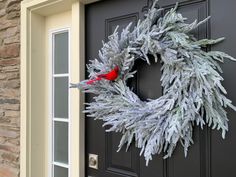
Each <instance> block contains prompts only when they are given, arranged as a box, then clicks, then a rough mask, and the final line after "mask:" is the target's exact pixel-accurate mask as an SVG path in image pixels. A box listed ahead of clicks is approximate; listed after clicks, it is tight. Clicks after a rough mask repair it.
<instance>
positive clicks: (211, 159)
mask: <svg viewBox="0 0 236 177" xmlns="http://www.w3.org/2000/svg"><path fill="white" fill-rule="evenodd" d="M179 2H180V4H179V11H180V12H181V13H182V14H183V15H184V16H185V17H188V20H189V22H192V21H193V20H195V19H198V20H202V19H204V18H206V17H207V16H208V15H211V16H212V18H211V21H210V22H209V23H208V24H206V25H203V26H201V27H199V29H198V30H196V31H194V34H195V36H196V37H198V38H206V37H211V38H218V37H222V36H225V37H226V38H227V40H226V41H224V42H223V43H221V44H219V45H217V46H216V47H215V49H218V50H223V51H225V52H227V53H229V54H231V55H232V56H234V57H236V50H234V43H235V41H236V34H235V30H234V27H236V20H234V17H235V14H236V12H235V9H234V8H235V7H236V1H235V0H227V1H222V0H179ZM175 3H176V0H160V1H159V2H158V5H159V6H161V7H164V8H165V9H166V10H168V9H170V8H171V7H173V6H174V5H175ZM150 5H151V0H103V1H99V2H96V3H92V4H89V5H86V8H85V10H86V11H85V15H86V63H88V62H89V60H90V59H94V58H98V57H97V56H98V50H99V49H100V48H101V47H102V42H101V41H102V40H104V41H106V40H107V37H108V36H109V35H110V34H111V33H112V32H113V31H114V29H115V27H116V26H117V25H119V26H120V29H122V28H123V27H125V26H126V25H127V24H129V23H130V22H133V23H134V24H135V23H137V20H138V19H139V18H141V19H142V18H143V15H144V14H145V12H146V11H147V9H148V8H149V7H150ZM235 67H236V64H235V63H232V62H231V61H226V62H225V64H224V65H223V71H224V74H223V77H224V78H225V81H224V86H225V87H226V89H227V90H228V97H229V98H230V99H231V100H232V101H233V103H235V104H236V93H235V92H234V90H235V88H236V86H235V85H234V77H233V76H234V75H235V72H236V71H235V69H234V68H235ZM136 68H137V70H138V74H137V76H136V78H135V79H133V82H132V84H130V85H131V86H133V87H134V90H135V92H136V93H137V94H138V95H139V96H140V97H141V98H142V99H146V98H158V97H159V96H160V95H161V91H162V89H161V86H160V76H161V73H160V64H159V63H158V64H152V65H151V66H150V65H147V64H146V63H142V62H139V63H136ZM91 99H92V96H90V95H87V96H86V101H87V102H89V101H91ZM235 116H236V114H235V113H234V112H233V111H231V110H228V117H229V119H230V122H229V124H230V129H229V132H228V134H227V136H226V140H222V139H221V135H220V133H218V132H217V131H212V130H210V129H208V128H207V127H204V130H200V129H199V128H195V129H194V137H193V138H194V145H192V146H191V148H190V150H189V152H188V157H187V158H185V157H184V153H183V149H182V147H181V146H178V147H177V149H176V150H175V152H174V154H173V156H172V157H171V158H169V159H167V160H163V158H162V156H157V155H156V156H154V158H153V160H152V161H151V162H150V163H149V166H148V167H146V166H145V160H144V158H143V157H140V156H139V149H137V148H135V147H134V145H133V146H132V147H131V148H130V149H129V151H128V152H125V149H122V150H121V151H120V152H116V151H117V147H118V144H119V140H120V137H121V136H120V135H119V134H116V133H105V129H104V128H102V124H103V122H101V121H94V120H93V119H91V118H88V117H86V157H88V154H89V153H92V154H97V155H98V169H92V168H89V167H88V162H87V161H88V159H87V160H86V176H93V177H133V176H134V177H235V176H236V168H235V164H236V159H235V156H236V152H235V151H236V141H234V139H235V138H236V119H235Z"/></svg>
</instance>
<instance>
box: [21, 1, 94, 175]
mask: <svg viewBox="0 0 236 177" xmlns="http://www.w3.org/2000/svg"><path fill="white" fill-rule="evenodd" d="M95 1H98V0H24V1H22V3H21V108H20V112H21V132H20V136H21V137H20V144H21V145H20V177H32V176H34V177H44V176H45V177H47V176H48V169H47V168H48V156H49V152H48V146H47V143H46V142H47V139H48V134H47V133H48V132H47V126H48V125H47V124H48V121H47V120H46V119H47V115H48V108H47V97H48V87H47V86H48V85H47V84H48V82H47V81H48V78H47V71H46V69H47V67H48V66H47V64H46V63H48V62H47V61H45V60H46V58H47V57H45V55H46V54H45V35H46V34H45V19H46V17H47V16H50V15H54V14H58V13H61V12H64V11H71V23H72V24H71V36H72V37H71V63H73V64H72V65H71V68H70V69H71V73H73V74H71V82H74V83H77V82H79V81H81V80H83V79H84V73H85V71H84V70H85V58H84V52H85V50H84V48H85V46H84V36H85V31H84V30H85V29H84V28H85V22H84V5H85V4H88V3H92V2H95ZM70 98H71V99H70V100H71V102H70V107H71V110H70V112H71V132H70V133H71V142H73V145H72V146H70V151H71V152H73V154H72V153H71V162H72V163H71V171H70V174H71V177H75V176H76V177H84V175H85V160H84V158H85V157H84V156H85V149H84V146H85V145H84V139H85V136H84V127H85V126H84V115H83V113H82V109H83V103H84V95H83V94H82V93H81V92H79V91H78V90H76V89H73V90H70Z"/></svg>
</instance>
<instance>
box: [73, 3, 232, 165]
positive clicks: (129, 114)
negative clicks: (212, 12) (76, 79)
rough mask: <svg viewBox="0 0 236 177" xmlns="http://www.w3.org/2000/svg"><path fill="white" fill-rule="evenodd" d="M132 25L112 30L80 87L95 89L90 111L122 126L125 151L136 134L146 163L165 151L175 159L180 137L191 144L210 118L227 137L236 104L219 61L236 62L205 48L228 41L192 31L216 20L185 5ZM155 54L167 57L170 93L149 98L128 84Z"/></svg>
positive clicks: (115, 127)
mask: <svg viewBox="0 0 236 177" xmlns="http://www.w3.org/2000/svg"><path fill="white" fill-rule="evenodd" d="M156 3H157V1H155V2H154V3H153V6H152V7H151V9H149V11H148V13H147V14H146V18H145V19H144V20H143V21H139V22H138V23H137V25H136V26H135V28H134V29H133V30H132V31H131V30H130V27H131V24H129V25H128V26H127V27H126V28H125V29H123V31H122V32H121V34H120V35H119V34H118V32H117V29H118V27H117V28H116V30H115V31H114V33H113V34H112V35H111V36H109V38H108V39H109V40H108V42H106V43H103V47H102V49H101V50H100V51H99V59H98V60H97V59H95V60H91V61H90V64H88V65H87V70H88V73H89V79H88V80H84V81H82V82H80V83H78V84H72V87H78V88H79V89H82V90H83V91H84V92H87V93H93V94H95V95H96V96H94V100H93V101H92V102H90V103H87V104H86V105H87V106H86V110H85V111H84V112H85V113H88V115H89V116H91V117H94V118H95V119H100V120H103V121H104V122H105V123H104V126H107V125H109V129H107V130H106V131H107V132H111V131H114V132H121V133H122V135H123V136H122V138H121V141H120V145H119V149H120V148H121V147H122V146H123V145H125V144H127V148H128V147H129V146H130V144H131V142H132V141H133V140H135V145H136V147H138V148H141V154H144V157H145V159H146V163H147V164H148V161H149V160H151V159H152V155H154V154H160V153H161V152H164V153H165V156H164V158H166V157H170V156H171V154H172V152H173V150H174V149H175V147H176V145H177V143H178V142H180V143H181V144H182V146H183V147H184V152H185V155H187V150H188V147H189V146H190V145H191V144H192V143H193V139H192V133H193V126H194V125H195V124H196V125H198V126H200V127H201V128H203V126H204V125H205V124H207V125H208V126H210V127H212V128H213V129H214V128H217V129H218V130H219V129H221V131H222V137H223V138H224V137H225V133H226V132H227V131H228V119H227V113H226V111H225V108H226V107H227V106H228V107H230V108H232V109H234V110H236V108H235V107H234V106H233V105H232V104H231V101H230V100H229V99H227V98H226V97H225V94H226V90H225V88H224V87H223V86H222V84H221V81H222V80H223V78H222V76H221V75H220V74H219V73H222V70H221V68H220V65H219V63H220V62H223V60H224V58H228V59H231V60H235V59H234V58H233V57H231V56H229V55H228V54H226V53H223V52H220V51H208V52H207V51H205V50H203V48H204V47H206V46H207V45H213V44H216V43H218V42H220V41H222V40H223V38H219V39H216V40H212V39H202V40H197V39H196V38H195V37H194V36H193V35H192V34H191V33H190V32H191V31H192V30H194V29H196V28H198V26H199V25H201V24H203V23H205V22H206V21H208V19H209V18H206V19H205V20H203V21H201V22H199V23H198V22H197V21H194V22H193V23H191V24H188V23H186V18H184V17H183V16H182V15H181V14H180V13H177V12H176V9H177V5H176V6H175V7H174V8H172V9H171V10H169V11H168V12H166V13H165V15H164V16H163V15H162V12H163V9H161V8H159V9H157V8H156V7H155V5H156ZM150 56H152V59H154V60H155V62H158V61H159V62H160V63H161V64H162V67H161V72H162V76H161V86H162V88H163V96H161V97H159V98H157V99H154V100H152V99H149V100H147V101H142V100H141V99H140V98H139V97H138V96H137V95H136V94H135V93H134V92H133V91H132V90H131V89H130V88H129V87H128V86H127V85H126V82H127V80H128V79H129V78H132V77H133V76H134V74H135V72H133V71H132V68H133V66H134V63H135V61H136V60H144V61H146V62H147V63H148V64H150V63H151V62H150V59H151V58H150Z"/></svg>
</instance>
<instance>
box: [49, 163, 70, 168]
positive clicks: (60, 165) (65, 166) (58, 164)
mask: <svg viewBox="0 0 236 177" xmlns="http://www.w3.org/2000/svg"><path fill="white" fill-rule="evenodd" d="M53 165H56V166H58V167H63V168H69V165H68V164H65V163H61V162H53Z"/></svg>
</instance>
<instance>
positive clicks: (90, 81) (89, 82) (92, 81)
mask: <svg viewBox="0 0 236 177" xmlns="http://www.w3.org/2000/svg"><path fill="white" fill-rule="evenodd" d="M101 79H102V78H101V77H100V76H98V77H97V78H96V79H91V80H89V81H87V82H86V84H88V85H92V84H93V83H94V82H96V81H100V80H101Z"/></svg>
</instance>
